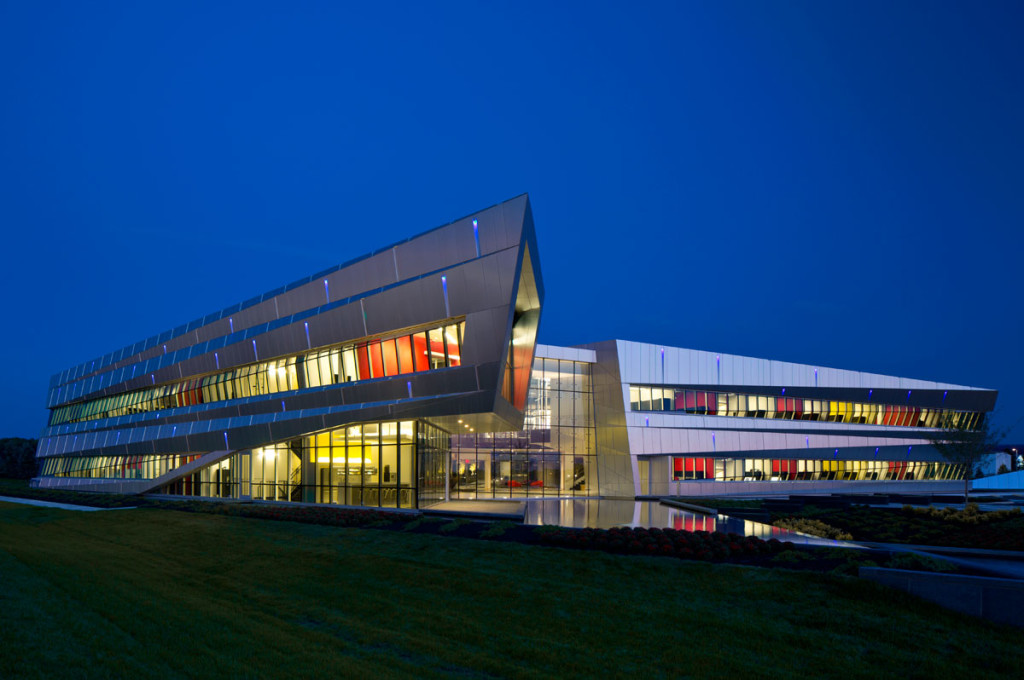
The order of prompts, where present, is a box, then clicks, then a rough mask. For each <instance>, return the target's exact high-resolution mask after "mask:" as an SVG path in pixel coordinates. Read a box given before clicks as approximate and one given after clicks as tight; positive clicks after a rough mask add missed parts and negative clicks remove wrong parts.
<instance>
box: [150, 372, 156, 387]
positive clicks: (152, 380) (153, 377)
mask: <svg viewBox="0 0 1024 680" xmlns="http://www.w3.org/2000/svg"><path fill="white" fill-rule="evenodd" d="M149 379H150V381H151V382H152V383H153V384H154V385H155V384H156V375H155V374H153V373H150V374H149Z"/></svg>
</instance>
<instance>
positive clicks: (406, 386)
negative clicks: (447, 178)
mask: <svg viewBox="0 0 1024 680" xmlns="http://www.w3.org/2000/svg"><path fill="white" fill-rule="evenodd" d="M473 221H474V222H475V221H476V220H473ZM405 388H406V389H407V390H409V398H410V399H412V381H411V380H407V381H405Z"/></svg>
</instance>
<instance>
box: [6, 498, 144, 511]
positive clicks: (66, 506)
mask: <svg viewBox="0 0 1024 680" xmlns="http://www.w3.org/2000/svg"><path fill="white" fill-rule="evenodd" d="M0 503H20V504H21V505H37V506H39V507H41V508H57V509H58V510H79V511H81V512H96V511H98V510H132V509H133V508H93V507H90V506H88V505H72V504H70V503H51V502H50V501H37V500H35V499H34V498H16V497H14V496H0Z"/></svg>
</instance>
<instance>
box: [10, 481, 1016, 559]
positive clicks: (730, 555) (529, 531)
mask: <svg viewBox="0 0 1024 680" xmlns="http://www.w3.org/2000/svg"><path fill="white" fill-rule="evenodd" d="M0 495H10V496H20V497H24V498H33V499H37V500H46V501H51V502H59V503H70V504H77V505H89V506H93V507H104V508H119V507H133V506H134V507H147V508H154V509H166V510H176V511H180V512H191V513H204V514H213V515H227V516H232V517H248V518H254V519H265V520H276V521H287V522H300V523H303V524H315V525H322V526H336V527H367V528H371V529H381V530H388V531H403V532H409V533H418V534H436V535H439V536H457V537H461V538H473V539H482V540H494V541H511V542H516V543H523V544H528V545H545V546H554V547H561V548H571V549H576V550H599V551H603V552H608V553H614V554H624V555H648V556H655V557H670V558H676V559H683V560H695V561H703V562H715V563H728V564H742V565H748V566H758V567H768V568H786V569H800V570H808V571H818V572H832V573H840V574H856V570H857V568H858V567H861V566H881V567H891V568H899V569H916V570H922V571H950V572H957V571H960V570H959V569H958V568H957V567H956V566H954V565H952V564H950V563H946V562H941V561H939V560H929V559H927V558H920V557H917V556H908V555H906V554H903V553H900V554H893V553H891V552H888V551H868V550H850V549H844V548H816V547H809V546H797V545H794V544H793V543H790V542H783V541H779V540H777V539H770V540H767V541H765V540H762V539H759V538H755V537H749V536H748V537H745V536H740V535H738V534H732V533H729V534H725V533H716V532H711V533H709V532H704V531H697V532H687V531H679V530H674V529H658V528H652V529H646V528H631V527H615V528H612V529H570V528H564V527H557V526H527V525H522V524H518V523H515V522H510V521H496V522H487V521H472V520H469V519H465V518H445V517H440V516H434V515H431V516H425V515H421V514H419V513H416V512H407V511H406V512H389V511H387V510H369V509H367V510H363V509H352V508H334V507H328V506H299V505H277V504H262V503H237V502H211V501H196V500H165V499H154V498H146V497H142V496H121V495H111V494H91V493H82V492H75V491H55V490H49V489H31V488H29V487H28V486H27V484H25V483H23V482H19V481H17V480H0ZM853 510H856V512H852V511H853ZM863 510H868V511H870V512H878V511H879V509H875V508H870V509H869V508H860V507H857V508H850V509H846V510H845V512H847V513H849V516H850V517H853V518H854V519H856V518H860V517H861V516H862V515H863V513H862V512H861V511H863ZM806 512H808V513H811V514H813V515H814V516H815V517H814V518H812V519H808V518H800V521H799V522H791V524H793V525H794V528H796V529H797V530H800V531H804V532H805V533H812V534H814V533H815V529H817V530H818V531H819V532H820V533H818V534H817V535H827V534H828V533H833V534H834V533H835V532H839V533H841V534H842V536H843V537H845V536H846V534H845V533H842V532H845V531H848V529H846V528H843V527H840V528H838V529H833V527H839V524H836V523H835V522H836V521H837V518H836V517H835V516H833V515H831V514H829V515H827V516H826V517H827V518H826V519H822V518H821V517H820V516H819V515H820V514H821V513H822V512H827V513H836V512H839V511H837V510H834V509H828V510H827V511H820V510H817V509H816V508H813V507H810V506H809V507H808V508H806ZM891 512H896V513H904V514H905V513H907V512H914V513H916V514H918V515H919V514H920V511H919V510H917V511H914V510H911V511H908V510H906V509H904V510H894V511H891ZM865 517H868V516H865ZM870 517H872V518H874V516H870ZM907 517H908V518H910V519H916V520H918V522H926V521H935V520H934V518H924V519H921V518H920V517H917V516H916V515H915V516H913V517H911V516H910V515H908V516H907ZM1015 518H1016V519H1017V520H1019V519H1020V517H1019V513H1017V514H1016V515H1015ZM780 521H781V519H780ZM851 521H852V520H851ZM908 521H909V520H908ZM946 521H951V520H948V519H947V520H946ZM971 521H975V520H971ZM980 521H982V520H977V521H976V522H975V524H971V526H975V525H976V523H977V522H980ZM862 524H864V526H870V525H869V524H866V523H864V522H862ZM901 526H902V525H901ZM822 527H825V528H824V529H823V528H822ZM830 537H832V538H836V537H837V536H835V535H832V536H830ZM860 540H881V539H868V538H861V539H860ZM893 542H896V541H893ZM903 542H914V541H903ZM1011 549H1012V548H1011ZM960 573H970V572H969V571H960Z"/></svg>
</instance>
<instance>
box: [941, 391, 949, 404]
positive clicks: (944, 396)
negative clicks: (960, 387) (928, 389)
mask: <svg viewBox="0 0 1024 680" xmlns="http://www.w3.org/2000/svg"><path fill="white" fill-rule="evenodd" d="M948 394H949V390H946V391H945V392H943V393H942V401H946V396H947V395H948Z"/></svg>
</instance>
